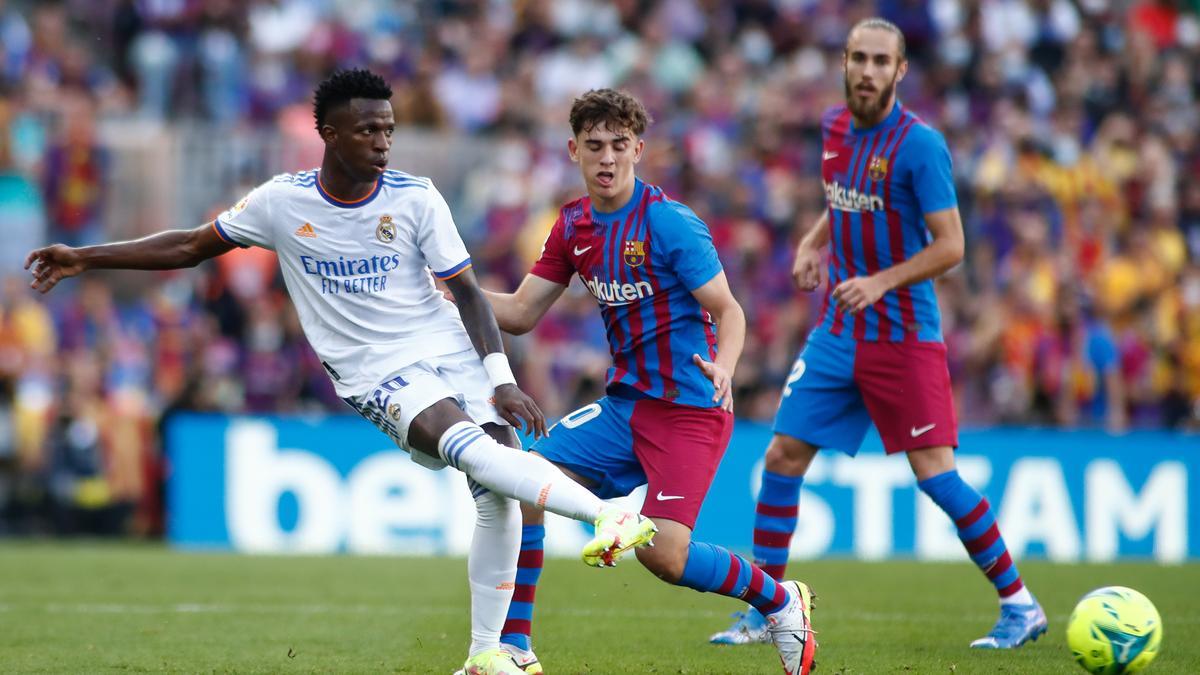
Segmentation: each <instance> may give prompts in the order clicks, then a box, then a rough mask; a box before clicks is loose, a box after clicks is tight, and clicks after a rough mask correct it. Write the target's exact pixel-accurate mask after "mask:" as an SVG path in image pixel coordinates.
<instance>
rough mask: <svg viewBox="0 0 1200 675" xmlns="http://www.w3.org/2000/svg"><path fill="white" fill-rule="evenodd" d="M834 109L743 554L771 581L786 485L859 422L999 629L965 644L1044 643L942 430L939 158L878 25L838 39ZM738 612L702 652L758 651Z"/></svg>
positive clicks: (785, 511)
mask: <svg viewBox="0 0 1200 675" xmlns="http://www.w3.org/2000/svg"><path fill="white" fill-rule="evenodd" d="M843 63H844V68H845V87H846V105H842V106H838V107H835V108H833V109H831V110H829V111H828V112H826V113H825V115H824V117H823V118H822V121H821V132H822V139H823V147H822V155H821V174H822V180H823V181H824V184H825V195H826V201H827V203H828V209H827V211H826V213H825V214H824V215H822V216H821V218H820V219H819V220H818V221H817V222H816V224H815V225H814V226H813V228H812V229H811V230H810V231H809V232H808V233H807V234H806V236H805V237H804V238H803V240H802V241H801V243H800V245H799V247H798V249H797V251H796V263H795V266H794V268H793V274H794V275H795V277H796V282H797V284H798V285H799V286H800V288H801V289H802V290H805V291H812V290H815V289H816V288H817V287H818V286H819V285H820V282H821V273H820V267H821V254H820V250H821V249H822V248H823V247H824V246H825V244H827V243H828V244H830V247H831V255H830V259H829V283H828V285H827V288H828V290H827V291H826V295H825V307H824V309H823V311H822V313H821V321H820V324H819V325H818V326H817V327H816V328H814V329H813V331H812V333H811V334H810V335H809V337H808V342H807V344H806V345H805V347H804V349H803V351H801V353H800V356H799V358H797V359H796V363H795V365H794V366H793V368H792V371H791V373H790V375H789V377H788V379H787V383H786V384H785V386H784V390H783V400H782V402H781V404H780V407H779V413H778V415H777V417H776V418H775V435H774V437H773V438H772V440H771V443H770V445H769V446H768V447H767V453H766V464H765V468H764V470H763V476H762V488H761V492H760V493H759V497H758V507H757V510H756V514H755V525H754V557H755V560H756V562H757V564H758V565H760V566H761V567H762V568H763V569H764V570H766V571H767V572H768V573H770V574H771V575H772V576H774V577H775V578H781V577H782V575H783V573H784V569H785V568H786V566H787V556H788V548H789V545H790V542H791V538H792V532H793V530H794V529H795V527H796V521H797V514H798V510H799V501H800V485H801V482H802V481H803V477H804V473H805V471H807V469H808V466H809V464H810V463H811V462H812V460H813V457H814V456H815V455H816V453H817V450H818V449H819V448H834V449H837V450H841V451H842V452H845V453H847V454H849V455H851V456H853V455H854V454H855V453H857V452H858V448H859V446H860V445H861V444H862V441H863V437H864V435H865V434H866V431H867V429H868V427H869V426H870V425H871V423H872V422H873V423H874V424H875V426H876V427H877V428H878V430H879V434H880V436H881V437H882V439H883V444H884V448H885V449H886V450H887V452H888V453H889V454H891V453H897V452H903V453H907V457H908V461H909V463H910V464H911V465H912V469H913V472H914V473H915V474H916V478H917V485H918V486H919V487H920V489H921V490H922V491H923V492H925V494H927V495H929V497H930V498H931V499H932V500H933V501H934V502H935V503H936V504H937V505H938V506H940V507H941V508H942V510H943V511H945V512H946V514H947V515H948V516H950V518H951V519H952V520H953V521H954V523H955V525H956V526H957V528H958V535H959V538H960V539H962V542H963V545H964V546H965V547H966V549H967V552H968V553H969V554H970V556H971V559H972V560H973V561H974V562H975V564H976V565H978V566H979V568H980V570H981V571H983V573H984V574H985V575H986V576H987V578H988V580H989V581H990V582H991V583H992V585H993V586H995V589H996V592H997V594H998V595H999V597H1000V619H999V621H997V623H996V624H995V626H994V627H993V628H992V630H991V632H989V633H988V634H987V635H986V636H984V637H982V638H979V639H977V640H975V641H974V642H972V643H971V646H972V647H979V648H989V649H1009V648H1014V647H1018V646H1020V645H1022V644H1024V643H1025V642H1026V641H1028V640H1030V639H1036V638H1037V637H1038V636H1039V635H1041V634H1042V633H1044V632H1045V631H1046V615H1045V613H1044V612H1043V611H1042V608H1041V606H1039V605H1038V603H1037V601H1036V600H1034V598H1033V596H1032V595H1030V593H1029V591H1028V590H1027V589H1026V588H1025V586H1024V584H1023V582H1022V580H1021V576H1020V574H1019V573H1018V572H1017V566H1016V564H1014V563H1013V560H1012V558H1011V557H1010V556H1009V553H1008V550H1007V548H1006V547H1005V544H1004V539H1003V538H1002V537H1001V536H1000V531H999V529H998V528H997V525H996V518H995V516H994V514H993V513H992V509H991V507H990V506H989V505H988V501H987V499H985V498H984V497H983V496H981V495H980V494H979V493H978V492H976V491H975V489H974V488H972V487H971V486H970V485H968V484H967V483H966V482H965V481H963V479H962V478H961V477H960V476H959V475H958V471H957V470H956V468H955V462H954V448H955V447H957V445H958V430H957V421H956V418H955V412H954V402H953V398H952V392H951V388H950V375H949V372H948V370H947V365H946V346H945V344H944V343H943V342H942V333H941V321H940V316H939V313H938V306H937V298H936V297H935V295H934V290H933V281H932V279H933V278H934V277H936V276H937V275H939V274H941V273H942V272H945V271H946V270H947V269H949V268H950V267H952V266H954V265H955V264H957V263H958V262H959V261H960V260H961V259H962V255H963V231H962V221H961V220H960V218H959V213H958V204H957V199H956V197H955V193H954V183H953V179H952V177H951V171H950V152H949V150H948V148H947V147H946V142H945V139H943V138H942V135H941V134H940V133H938V132H937V131H935V130H934V129H933V128H931V127H930V126H928V125H926V124H925V123H924V122H922V121H921V120H920V119H919V118H918V117H917V116H916V115H914V114H913V113H912V112H910V111H908V110H907V109H905V108H904V106H902V105H900V103H899V102H898V101H897V100H896V83H897V82H899V81H900V80H901V79H902V78H903V77H904V74H905V72H906V71H907V68H908V62H907V60H906V58H905V49H904V36H903V34H902V33H901V32H900V30H899V29H898V28H897V27H896V26H895V25H893V24H891V23H889V22H887V21H885V20H883V19H866V20H864V21H862V22H860V23H858V24H857V25H855V26H854V28H853V29H852V30H851V31H850V34H849V37H848V38H847V41H846V48H845V52H844V61H843ZM764 625H765V622H764V620H763V619H762V617H761V615H759V613H757V612H756V611H755V610H754V609H753V608H751V609H749V610H748V611H747V612H745V613H744V614H741V615H739V620H738V621H737V622H736V623H735V624H734V626H733V627H732V628H730V629H729V630H727V631H723V632H721V633H718V634H716V635H714V636H713V637H712V641H713V642H715V643H721V644H743V643H747V642H763V641H766V639H765V631H764V628H763V627H764Z"/></svg>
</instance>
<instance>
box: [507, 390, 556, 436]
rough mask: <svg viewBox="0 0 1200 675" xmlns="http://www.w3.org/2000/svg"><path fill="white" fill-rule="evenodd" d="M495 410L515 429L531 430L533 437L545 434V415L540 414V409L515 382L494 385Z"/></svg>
mask: <svg viewBox="0 0 1200 675" xmlns="http://www.w3.org/2000/svg"><path fill="white" fill-rule="evenodd" d="M496 410H497V411H498V412H499V413H500V416H501V417H503V418H504V421H505V422H508V423H509V424H511V425H513V428H515V429H524V430H525V431H531V432H533V437H534V438H541V437H543V436H545V435H547V432H546V416H545V415H544V414H542V409H541V408H539V407H538V405H537V404H536V403H534V402H533V399H531V398H529V397H528V396H526V395H525V392H523V391H521V390H520V389H518V388H517V385H515V384H502V385H500V386H499V387H496Z"/></svg>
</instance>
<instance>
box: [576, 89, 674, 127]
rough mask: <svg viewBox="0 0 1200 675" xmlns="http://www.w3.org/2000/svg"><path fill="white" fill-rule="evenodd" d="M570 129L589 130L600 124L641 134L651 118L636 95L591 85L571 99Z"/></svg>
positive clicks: (651, 120)
mask: <svg viewBox="0 0 1200 675" xmlns="http://www.w3.org/2000/svg"><path fill="white" fill-rule="evenodd" d="M570 120H571V133H572V134H574V135H576V136H578V135H579V132H581V131H591V130H592V129H594V128H595V127H596V126H597V125H599V124H604V125H606V126H607V127H608V128H609V129H610V130H612V131H616V130H618V129H623V130H628V131H631V132H633V133H634V134H635V135H637V136H641V135H642V133H643V132H645V131H646V127H648V126H650V123H651V122H653V121H654V120H653V118H651V117H650V113H648V112H646V107H645V106H643V105H642V102H641V101H639V100H637V99H636V98H634V97H632V96H630V95H629V94H626V93H625V92H623V91H617V90H615V89H592V90H591V91H589V92H587V93H586V94H584V95H583V96H580V97H578V98H576V99H575V101H574V102H573V103H571V117H570Z"/></svg>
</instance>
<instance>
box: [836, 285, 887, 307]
mask: <svg viewBox="0 0 1200 675" xmlns="http://www.w3.org/2000/svg"><path fill="white" fill-rule="evenodd" d="M887 290H888V289H887V288H886V287H885V286H884V284H883V282H881V281H880V280H879V279H877V278H875V277H873V276H872V277H854V278H853V279H847V280H845V281H843V282H842V283H840V284H838V285H837V288H835V289H833V299H834V300H835V301H837V304H838V306H839V307H841V308H842V309H843V310H846V311H849V312H851V313H854V314H857V313H858V312H861V311H863V310H864V309H866V308H868V307H870V306H871V305H874V304H875V303H876V302H879V299H880V298H882V297H883V294H884V293H885V292H887Z"/></svg>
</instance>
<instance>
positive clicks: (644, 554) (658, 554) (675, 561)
mask: <svg viewBox="0 0 1200 675" xmlns="http://www.w3.org/2000/svg"><path fill="white" fill-rule="evenodd" d="M636 553H637V558H638V562H640V563H642V566H644V567H645V568H646V569H648V570H650V572H651V573H652V574H653V575H654V576H656V577H658V578H659V579H662V580H663V581H665V582H667V583H669V584H674V583H678V582H679V580H680V579H681V578H682V577H683V568H684V566H685V565H687V546H686V545H685V546H683V547H682V548H680V547H678V546H672V545H670V544H669V543H667V542H664V543H661V544H658V543H656V544H655V546H654V547H653V548H639V549H636Z"/></svg>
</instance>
